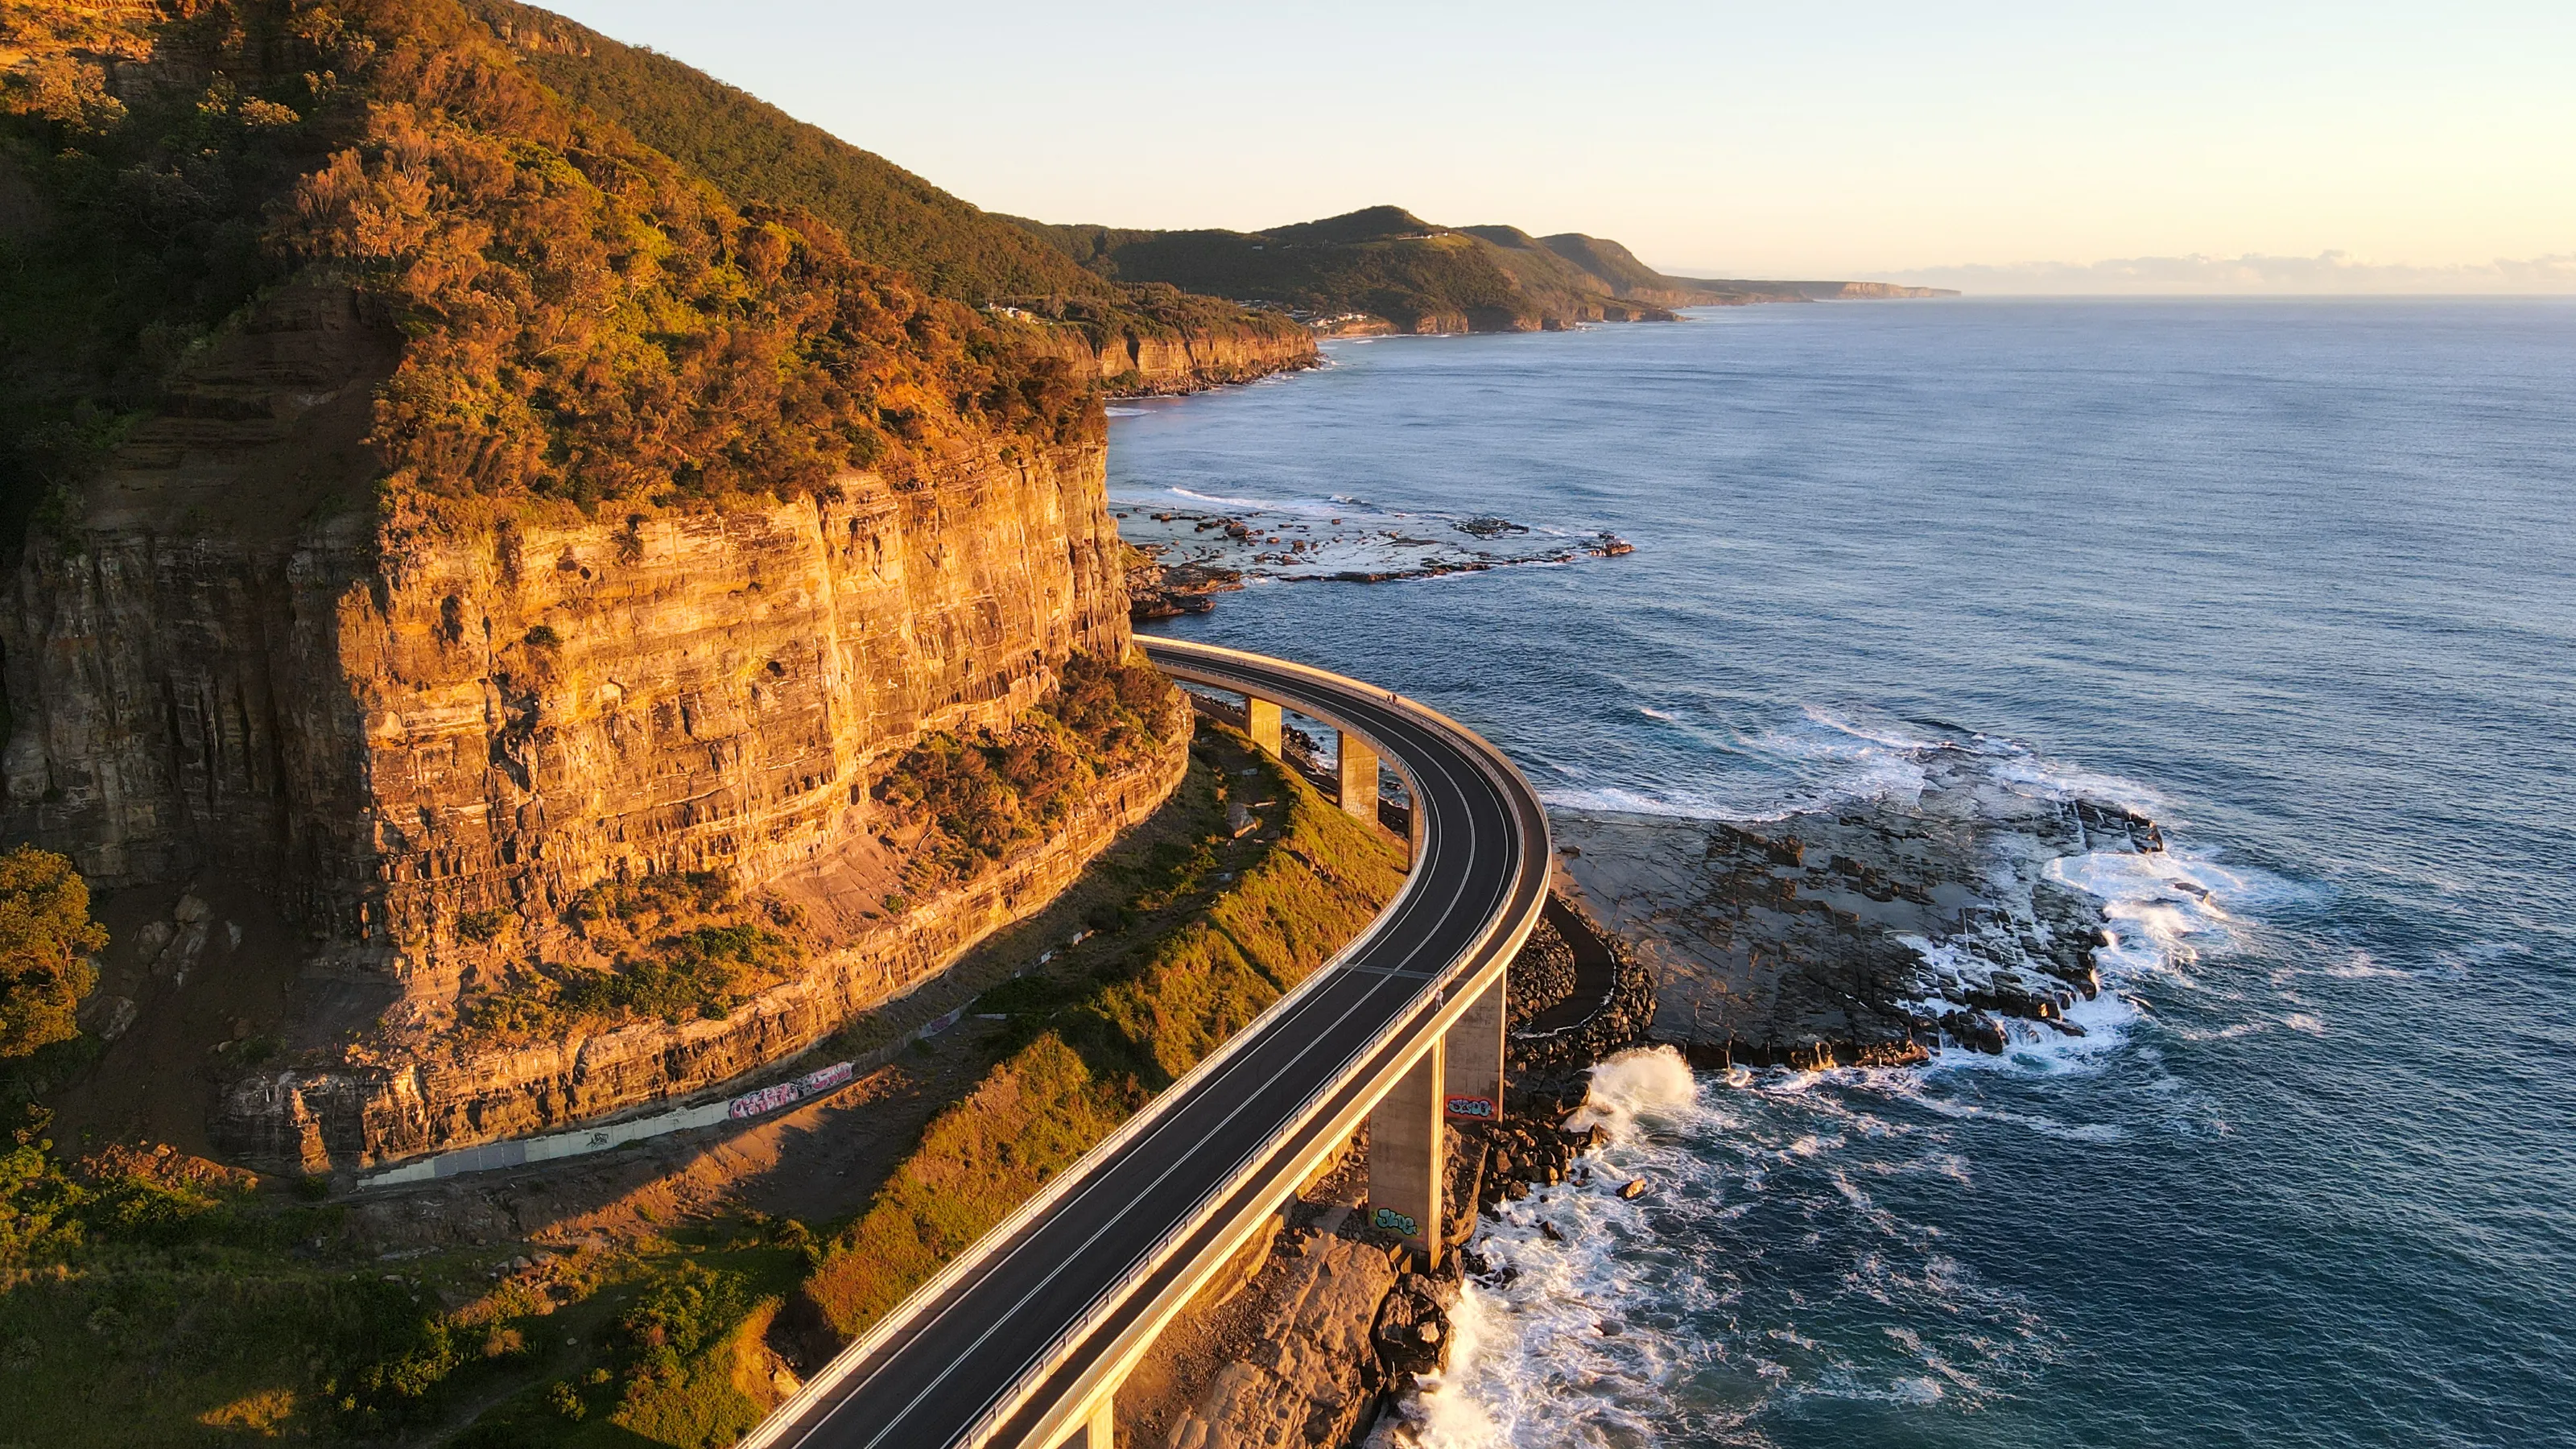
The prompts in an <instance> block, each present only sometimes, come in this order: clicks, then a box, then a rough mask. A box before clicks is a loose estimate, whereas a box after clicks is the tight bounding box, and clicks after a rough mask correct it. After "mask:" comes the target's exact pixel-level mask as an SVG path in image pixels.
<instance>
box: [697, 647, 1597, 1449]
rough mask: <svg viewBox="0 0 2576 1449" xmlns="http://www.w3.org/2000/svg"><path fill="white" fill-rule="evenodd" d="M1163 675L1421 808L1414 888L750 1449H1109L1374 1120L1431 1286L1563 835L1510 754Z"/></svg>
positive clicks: (1187, 668)
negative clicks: (1447, 1176)
mask: <svg viewBox="0 0 2576 1449" xmlns="http://www.w3.org/2000/svg"><path fill="white" fill-rule="evenodd" d="M1139 642H1141V643H1142V644H1143V645H1144V648H1145V651H1146V653H1147V655H1148V656H1150V657H1151V658H1152V659H1153V661H1154V663H1156V664H1157V665H1159V666H1161V667H1162V669H1163V670H1164V672H1166V673H1168V674H1170V675H1172V676H1173V677H1174V678H1176V679H1179V680H1181V681H1183V682H1184V683H1188V684H1196V685H1201V686H1208V687H1213V688H1216V689H1220V690H1226V691H1230V692H1234V693H1239V694H1241V695H1243V696H1244V698H1245V701H1246V714H1247V717H1248V719H1249V722H1250V726H1251V733H1252V735H1253V738H1254V739H1255V740H1256V741H1258V742H1259V743H1260V744H1261V745H1262V746H1263V747H1264V748H1265V749H1268V750H1270V751H1272V752H1273V753H1276V752H1277V751H1278V750H1279V747H1280V743H1281V721H1280V714H1281V710H1282V708H1283V707H1284V708H1287V709H1293V710H1295V711H1296V712H1297V713H1299V714H1301V715H1304V716H1307V717H1308V718H1311V719H1314V720H1316V721H1318V722H1320V723H1322V724H1325V725H1327V726H1330V727H1331V728H1333V729H1335V730H1337V731H1339V732H1340V735H1341V749H1340V766H1339V784H1340V797H1341V804H1342V808H1344V809H1346V810H1349V811H1351V812H1352V813H1354V814H1356V815H1359V816H1361V817H1363V818H1366V819H1375V818H1376V817H1377V813H1378V778H1379V776H1378V766H1379V762H1380V761H1381V760H1383V761H1384V762H1385V763H1386V764H1387V765H1388V766H1390V767H1391V768H1392V769H1393V770H1394V771H1395V772H1396V774H1397V775H1398V776H1399V777H1400V778H1401V779H1402V780H1403V781H1404V784H1405V787H1406V791H1407V793H1408V794H1409V795H1410V796H1411V799H1412V811H1411V816H1410V818H1411V822H1412V823H1411V830H1412V836H1413V842H1412V843H1413V866H1412V870H1411V871H1410V873H1409V874H1408V876H1407V877H1406V880H1405V884H1404V887H1403V889H1402V890H1401V891H1399V892H1398V893H1397V895H1396V897H1395V899H1394V900H1393V901H1392V902H1390V903H1389V904H1388V906H1387V908H1386V909H1385V910H1384V911H1383V912H1381V913H1380V914H1379V916H1378V918H1377V919H1376V921H1374V922H1373V923H1371V925H1370V926H1369V928H1368V929H1367V930H1366V931H1365V932H1363V933H1361V935H1360V937H1359V939H1357V940H1355V941H1353V942H1351V943H1350V945H1349V946H1347V947H1345V948H1344V949H1343V951H1342V952H1341V954H1340V955H1338V956H1336V957H1334V958H1333V959H1332V960H1331V961H1329V962H1327V963H1326V964H1325V965H1324V966H1323V967H1322V968H1321V969H1319V970H1317V971H1316V972H1315V973H1314V974H1313V975H1311V976H1309V977H1308V978H1307V979H1306V980H1305V981H1304V982H1303V983H1301V984H1300V985H1299V986H1298V987H1297V989H1296V990H1294V991H1292V992H1290V993H1289V994H1288V995H1287V996H1286V997H1284V998H1282V999H1281V1000H1280V1001H1279V1002H1278V1003H1277V1004H1276V1005H1274V1006H1272V1007H1271V1008H1270V1010H1268V1011H1267V1012H1264V1013H1263V1014H1262V1015H1261V1017H1260V1018H1259V1019H1258V1020H1256V1021H1254V1022H1253V1023H1252V1024H1251V1025H1250V1026H1248V1027H1246V1028H1245V1029H1244V1030H1243V1031H1241V1032H1239V1033H1237V1034H1236V1036H1235V1037H1234V1039H1233V1040H1231V1041H1229V1042H1228V1043H1227V1044H1226V1045H1225V1046H1224V1047H1223V1048H1222V1049H1220V1050H1219V1051H1217V1052H1215V1053H1213V1054H1211V1055H1210V1056H1209V1057H1208V1058H1207V1059H1206V1060H1205V1061H1203V1062H1201V1063H1200V1064H1199V1065H1198V1066H1197V1067H1196V1068H1195V1069H1193V1070H1192V1071H1191V1072H1189V1073H1188V1074H1187V1075H1186V1076H1184V1077H1182V1078H1181V1079H1180V1080H1179V1081H1178V1082H1175V1083H1174V1084H1173V1085H1172V1086H1171V1087H1170V1088H1169V1089H1168V1090H1166V1091H1165V1092H1163V1093H1162V1095H1160V1096H1159V1097H1157V1098H1155V1100H1154V1101H1153V1103H1152V1104H1151V1105H1150V1106H1148V1107H1147V1108H1146V1109H1145V1110H1144V1111H1142V1112H1140V1113H1138V1114H1137V1115H1136V1116H1135V1118H1134V1119H1133V1120H1131V1121H1129V1122H1128V1123H1127V1124H1126V1125H1125V1126H1123V1127H1121V1128H1120V1129H1119V1130H1118V1131H1117V1132H1116V1133H1114V1134H1112V1135H1111V1136H1110V1137H1109V1139H1108V1140H1106V1141H1104V1142H1102V1143H1101V1144H1100V1145H1099V1146H1098V1147H1096V1148H1094V1149H1093V1150H1092V1151H1091V1152H1090V1153H1088V1154H1086V1155H1085V1156H1084V1157H1083V1158H1082V1160H1081V1161H1079V1162H1077V1163H1075V1164H1074V1165H1073V1166H1072V1167H1071V1168H1069V1169H1067V1170H1066V1171H1065V1172H1064V1173H1063V1174H1061V1175H1060V1176H1058V1177H1057V1178H1056V1179H1055V1180H1054V1181H1053V1182H1052V1183H1050V1184H1048V1186H1047V1187H1046V1189H1045V1190H1043V1191H1041V1192H1040V1193H1039V1194H1038V1195H1037V1196H1036V1197H1035V1198H1033V1199H1031V1200H1030V1201H1029V1202H1028V1203H1027V1204H1026V1205H1024V1206H1023V1207H1022V1208H1021V1209H1020V1210H1019V1211H1018V1212H1016V1213H1014V1214H1013V1215H1012V1216H1011V1217H1010V1218H1009V1219H1007V1220H1005V1221H1004V1222H1003V1223H1002V1224H1001V1226H999V1227H997V1228H995V1229H994V1230H993V1231H992V1232H990V1233H988V1234H986V1235H985V1237H984V1238H983V1239H982V1240H981V1241H980V1242H978V1243H977V1244H976V1245H975V1246H974V1247H973V1248H972V1249H970V1250H968V1251H967V1252H966V1253H964V1254H962V1255H961V1256H959V1257H958V1258H957V1259H956V1260H955V1261H954V1262H952V1263H950V1264H949V1265H948V1267H947V1268H946V1269H945V1270H943V1271H942V1272H941V1273H940V1274H939V1275H938V1276H937V1277H935V1278H933V1279H932V1280H931V1281H930V1282H929V1283H927V1284H924V1285H923V1286H922V1287H921V1289H920V1290H919V1291H917V1292H916V1293H914V1294H913V1295H912V1296H911V1297H910V1298H909V1299H907V1300H905V1302H904V1303H903V1304H902V1305H901V1306H900V1307H898V1308H897V1309H895V1311H894V1312H893V1313H891V1314H889V1315H888V1316H887V1317H886V1319H885V1321H884V1322H882V1323H880V1324H878V1325H877V1326H876V1327H875V1328H874V1329H872V1330H871V1331H870V1332H869V1333H867V1334H866V1335H865V1336H864V1337H862V1338H861V1339H860V1340H859V1341H858V1342H856V1343H854V1344H852V1345H851V1346H850V1347H849V1348H848V1349H847V1350H845V1351H844V1352H843V1353H841V1355H840V1356H839V1357H837V1358H835V1359H834V1360H833V1361H832V1362H831V1363H830V1365H828V1366H827V1367H825V1368H824V1369H823V1370H822V1372H820V1373H818V1374H817V1375H815V1377H814V1379H813V1380H812V1381H811V1382H810V1383H808V1384H807V1385H806V1386H805V1387H804V1389H803V1390H801V1391H800V1392H799V1393H798V1394H797V1395H796V1396H795V1397H794V1398H792V1399H790V1400H789V1401H788V1402H787V1403H786V1404H784V1405H782V1406H781V1407H780V1408H779V1410H778V1412H776V1413H775V1414H773V1415H771V1416H770V1417H769V1419H768V1421H767V1422H765V1423H764V1424H762V1425H761V1427H760V1428H759V1429H757V1430H755V1431H754V1432H753V1433H752V1434H751V1435H750V1436H749V1437H748V1438H746V1439H745V1440H744V1441H743V1444H744V1446H745V1449H950V1446H969V1445H972V1446H986V1445H990V1446H996V1449H1063V1446H1078V1449H1109V1446H1110V1444H1111V1442H1112V1441H1111V1435H1110V1410H1111V1404H1112V1400H1113V1398H1114V1396H1115V1394H1116V1393H1117V1390H1118V1386H1119V1384H1120V1382H1121V1381H1122V1380H1124V1378H1125V1377H1126V1375H1127V1372H1128V1370H1129V1369H1130V1368H1131V1367H1132V1366H1133V1365H1134V1364H1135V1363H1136V1362H1137V1360H1138V1359H1140V1358H1141V1357H1142V1356H1143V1355H1144V1354H1145V1352H1146V1351H1147V1350H1148V1349H1149V1348H1150V1347H1151V1346H1152V1345H1153V1342H1154V1339H1155V1337H1156V1335H1157V1334H1159V1333H1160V1332H1161V1331H1162V1328H1163V1326H1164V1325H1165V1324H1166V1323H1168V1322H1169V1321H1170V1320H1171V1318H1172V1316H1173V1315H1174V1314H1175V1313H1177V1312H1179V1310H1180V1308H1181V1306H1182V1305H1183V1304H1186V1303H1187V1302H1189V1300H1190V1299H1191V1297H1192V1296H1193V1295H1194V1294H1196V1293H1197V1292H1198V1290H1199V1288H1200V1287H1201V1286H1202V1285H1203V1284H1205V1283H1206V1282H1207V1280H1208V1279H1209V1278H1210V1277H1211V1276H1212V1275H1213V1274H1215V1273H1216V1272H1217V1271H1218V1270H1219V1269H1220V1268H1221V1267H1222V1266H1223V1265H1224V1263H1225V1262H1226V1260H1227V1259H1228V1258H1229V1257H1231V1256H1232V1255H1233V1254H1234V1252H1235V1251H1236V1249H1237V1248H1239V1247H1240V1246H1242V1245H1243V1243H1244V1242H1246V1241H1247V1240H1248V1239H1249V1238H1250V1237H1251V1235H1252V1234H1253V1232H1254V1231H1255V1230H1256V1229H1258V1227H1259V1226H1260V1224H1261V1220H1262V1219H1263V1218H1264V1217H1265V1216H1266V1215H1268V1214H1270V1213H1272V1212H1274V1211H1276V1210H1277V1209H1278V1208H1279V1207H1280V1205H1281V1204H1282V1203H1283V1202H1284V1201H1285V1200H1286V1199H1287V1198H1288V1197H1289V1196H1290V1195H1291V1194H1293V1193H1294V1192H1296V1190H1297V1189H1298V1187H1299V1186H1300V1185H1301V1184H1302V1183H1304V1182H1305V1181H1307V1180H1308V1179H1310V1178H1311V1177H1312V1176H1313V1175H1314V1174H1315V1173H1316V1172H1317V1171H1318V1170H1319V1169H1320V1168H1321V1167H1322V1166H1323V1165H1324V1164H1325V1162H1326V1161H1327V1160H1328V1159H1330V1158H1331V1157H1332V1156H1333V1155H1334V1154H1335V1153H1336V1152H1339V1151H1340V1150H1341V1149H1342V1147H1343V1146H1344V1144H1346V1143H1347V1142H1348V1141H1349V1140H1350V1138H1351V1136H1352V1134H1353V1133H1354V1132H1356V1131H1357V1130H1358V1129H1359V1126H1360V1124H1361V1123H1362V1122H1363V1121H1365V1122H1366V1123H1367V1124H1368V1127H1369V1162H1368V1211H1369V1214H1370V1218H1371V1220H1372V1221H1373V1222H1374V1223H1376V1224H1377V1225H1378V1226H1380V1227H1383V1228H1387V1229H1389V1230H1391V1231H1393V1232H1396V1233H1398V1234H1400V1235H1402V1236H1403V1237H1404V1238H1405V1240H1406V1241H1407V1243H1408V1244H1409V1245H1410V1246H1411V1247H1412V1249H1413V1251H1414V1253H1415V1254H1416V1255H1417V1257H1418V1258H1419V1259H1420V1260H1421V1262H1422V1263H1423V1265H1424V1266H1426V1267H1428V1266H1432V1265H1434V1264H1436V1262H1437V1260H1438V1255H1439V1252H1440V1225H1441V1223H1442V1221H1443V1204H1442V1203H1441V1200H1440V1194H1441V1189H1442V1162H1443V1156H1444V1148H1445V1144H1444V1142H1443V1130H1444V1129H1443V1124H1444V1121H1445V1120H1446V1119H1447V1118H1448V1117H1450V1116H1453V1115H1454V1116H1458V1117H1461V1118H1466V1119H1472V1120H1485V1119H1489V1118H1491V1117H1494V1116H1497V1115H1499V1114H1500V1112H1501V1109H1502V1100H1503V1033H1504V1012H1503V973H1504V969H1505V967H1506V965H1507V964H1508V963H1509V962H1510V960H1511V959H1512V957H1513V955H1514V954H1515V953H1516V952H1518V951H1519V949H1520V946H1521V943H1522V941H1523V940H1524V939H1525V938H1527V936H1528V935H1529V932H1530V928H1531V926H1533V925H1534V924H1535V923H1536V922H1537V920H1538V917H1539V912H1540V910H1541V909H1542V908H1543V907H1544V905H1545V904H1546V901H1547V871H1548V835H1547V817H1546V815H1545V813H1544V812H1543V811H1542V810H1541V809H1540V807H1539V802H1538V797H1537V795H1536V794H1535V793H1534V792H1533V791H1532V790H1531V789H1530V786H1529V782H1528V781H1526V780H1524V779H1523V778H1522V777H1521V775H1520V772H1519V771H1518V770H1515V769H1514V768H1513V767H1512V765H1511V762H1510V761H1508V760H1506V759H1504V758H1503V756H1502V754H1501V753H1500V752H1499V751H1497V750H1495V749H1494V747H1493V746H1491V745H1489V744H1487V743H1485V742H1484V741H1483V740H1482V739H1479V738H1478V737H1477V736H1476V735H1475V734H1474V732H1472V731H1470V730H1468V729H1467V728H1466V727H1465V726H1463V725H1461V724H1459V723H1457V722H1456V721H1454V720H1451V719H1449V718H1448V717H1447V716H1445V715H1442V714H1440V713H1439V712H1437V711H1435V710H1433V709H1430V708H1429V707H1427V706H1424V705H1421V704H1417V703H1414V702H1413V701H1410V700H1406V699H1403V698H1400V697H1399V696H1397V695H1394V694H1390V693H1388V692H1387V691H1385V690H1381V689H1375V688H1372V687H1370V686H1368V685H1365V684H1362V683H1360V682H1358V681H1356V680H1351V679H1345V678H1343V677H1342V676H1340V675H1337V674H1329V673H1326V672H1324V671H1323V670H1320V669H1310V668H1307V667H1305V666H1303V665H1298V664H1291V663H1287V662H1285V661H1282V660H1278V659H1271V658H1266V657H1264V656H1261V655H1257V654H1245V653H1239V652H1237V651H1234V650H1230V649H1220V648H1215V647H1212V646H1209V645H1203V644H1192V643H1183V642H1180V641H1176V640H1163V639H1147V640H1141V641H1139Z"/></svg>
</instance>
